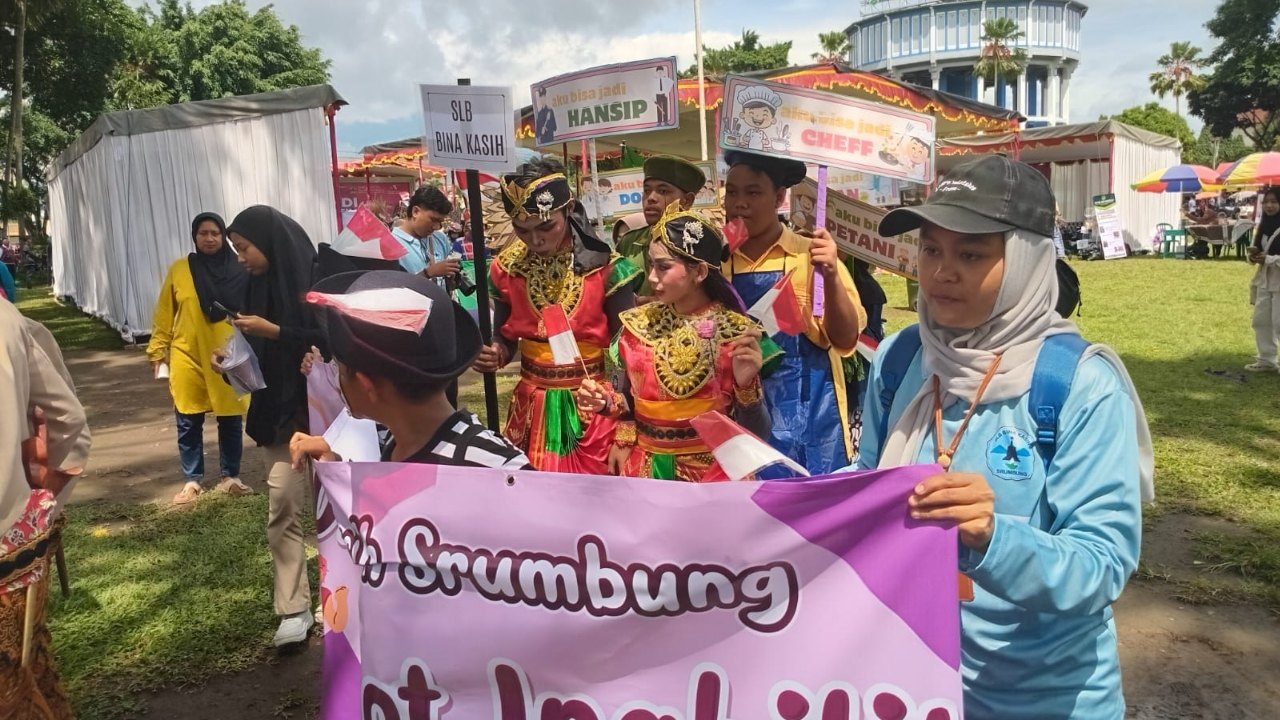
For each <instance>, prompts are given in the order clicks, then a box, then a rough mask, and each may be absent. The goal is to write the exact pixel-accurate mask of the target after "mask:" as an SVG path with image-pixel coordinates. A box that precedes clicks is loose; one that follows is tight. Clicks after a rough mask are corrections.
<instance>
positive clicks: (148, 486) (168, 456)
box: [67, 350, 1280, 720]
mask: <svg viewBox="0 0 1280 720" xmlns="http://www.w3.org/2000/svg"><path fill="white" fill-rule="evenodd" d="M67 360H68V366H69V367H70V369H71V373H72V375H73V376H75V379H76V383H77V385H78V387H79V392H80V397H81V400H82V401H83V402H84V404H85V406H86V408H87V409H88V412H89V419H90V423H91V425H92V427H93V430H94V449H93V463H92V465H91V468H90V470H89V472H87V473H86V474H85V477H84V478H83V479H82V480H81V481H80V484H79V485H78V486H77V488H76V491H75V496H74V501H76V502H81V501H91V500H97V499H111V500H115V501H122V502H139V503H142V502H168V501H169V499H170V498H172V496H173V494H174V493H175V492H177V491H178V489H180V487H181V486H182V481H181V474H180V473H179V471H178V465H177V448H176V440H175V438H174V432H175V431H174V421H173V410H172V408H171V405H170V401H169V396H168V391H167V390H166V388H165V386H164V384H163V383H159V382H156V381H154V380H152V379H151V375H150V372H149V368H148V367H147V366H146V363H145V362H144V359H143V357H142V354H141V353H140V352H138V351H133V350H125V351H120V352H92V353H70V354H68V356H67ZM205 431H206V447H208V448H210V449H215V448H216V447H217V441H216V425H215V424H214V423H212V422H208V423H206V428H205ZM215 453H216V450H215ZM209 461H212V462H214V463H216V462H217V461H216V455H215V456H212V457H208V458H207V459H206V462H209ZM215 467H216V466H215ZM243 477H244V480H245V482H247V483H249V484H250V485H252V486H254V487H256V488H259V489H262V488H263V482H262V481H263V477H262V471H261V463H260V461H259V458H258V450H257V449H256V448H252V447H246V449H245V458H244V473H243ZM1213 522H1215V521H1213V520H1210V519H1204V518H1189V517H1185V516H1170V517H1166V518H1162V519H1161V521H1160V522H1159V523H1157V525H1156V527H1154V528H1151V529H1148V531H1147V534H1146V537H1145V542H1144V545H1145V549H1144V559H1145V562H1146V563H1147V564H1148V565H1152V566H1153V568H1154V569H1156V570H1158V571H1159V572H1161V573H1170V574H1172V575H1174V576H1176V577H1181V578H1186V577H1190V576H1192V575H1194V574H1195V573H1198V572H1202V570H1201V569H1198V568H1197V566H1196V565H1195V561H1194V557H1193V554H1192V540H1191V534H1192V533H1193V532H1196V531H1198V530H1200V529H1204V528H1203V526H1204V524H1205V523H1213ZM1171 588H1172V586H1171V585H1168V584H1166V583H1162V582H1158V581H1135V582H1133V583H1131V584H1130V585H1129V588H1128V589H1127V590H1126V592H1125V594H1124V597H1122V598H1121V600H1120V602H1119V603H1118V604H1117V606H1116V617H1117V624H1118V626H1119V636H1120V653H1121V658H1122V663H1123V668H1124V677H1125V689H1126V695H1127V699H1128V702H1129V706H1130V709H1129V717H1131V718H1138V719H1139V720H1169V719H1181V718H1187V719H1188V720H1190V719H1191V718H1196V719H1197V720H1242V719H1246V718H1259V719H1260V720H1261V719H1263V718H1268V719H1269V718H1276V717H1280V673H1278V672H1277V671H1278V670H1280V616H1277V614H1276V613H1274V612H1271V611H1268V610H1265V609H1262V608H1257V607H1251V606H1224V605H1199V606H1195V605H1187V604H1184V603H1181V602H1179V601H1178V600H1176V599H1174V598H1173V597H1172V595H1173V594H1174V593H1173V591H1172V589H1171ZM320 657H321V650H320V644H319V641H318V640H317V639H315V638H313V639H312V641H311V643H310V645H309V646H307V647H305V648H303V649H301V650H300V651H298V652H295V653H293V654H290V655H284V656H279V657H276V658H274V659H273V660H272V661H271V662H269V663H264V664H263V665H261V666H260V667H258V668H255V669H252V670H249V671H245V672H242V673H236V674H232V675H226V676H221V677H216V678H211V679H210V680H209V682H208V683H207V684H206V685H204V686H203V687H199V688H177V689H169V690H165V691H162V692H159V693H145V694H143V695H142V697H141V699H142V700H143V701H144V702H145V704H146V706H147V707H148V708H149V712H148V717H154V718H165V719H166V720H169V719H172V720H206V719H208V720H215V719H217V720H221V719H222V718H228V717H235V718H240V719H242V720H257V719H259V718H261V719H262V720H280V719H282V718H284V719H288V718H295V719H297V718H310V717H313V716H314V710H315V707H316V705H317V702H318V701H317V698H318V687H317V685H318V680H319V667H320Z"/></svg>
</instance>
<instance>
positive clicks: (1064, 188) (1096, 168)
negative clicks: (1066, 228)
mask: <svg viewBox="0 0 1280 720" xmlns="http://www.w3.org/2000/svg"><path fill="white" fill-rule="evenodd" d="M1110 182H1111V164H1110V163H1108V162H1107V161H1106V160H1084V161H1081V162H1071V163H1054V164H1053V165H1052V166H1051V168H1050V170H1049V186H1050V187H1051V188H1052V189H1053V195H1054V197H1055V198H1057V200H1058V209H1059V210H1060V211H1061V212H1062V219H1063V220H1066V221H1067V222H1084V218H1085V209H1086V208H1088V207H1089V206H1090V205H1092V204H1093V196H1095V195H1103V194H1105V193H1106V192H1107V187H1108V186H1109V184H1110Z"/></svg>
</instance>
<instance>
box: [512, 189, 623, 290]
mask: <svg viewBox="0 0 1280 720" xmlns="http://www.w3.org/2000/svg"><path fill="white" fill-rule="evenodd" d="M518 177H519V176H517V175H507V176H505V177H503V179H502V206H503V208H504V209H506V211H507V215H509V216H511V219H512V221H516V220H527V219H529V218H531V217H536V218H539V219H540V220H542V221H543V222H546V221H547V220H550V219H551V217H552V216H553V215H554V214H555V213H556V212H557V211H559V210H564V211H565V218H566V221H567V222H568V223H569V230H570V232H571V233H572V234H573V269H574V272H576V273H579V274H582V273H585V272H587V271H589V270H594V269H595V268H598V267H604V266H605V265H607V264H608V263H609V258H610V257H611V256H612V255H613V248H612V247H610V245H609V243H607V242H605V241H604V240H601V239H600V238H598V237H596V231H595V227H594V226H593V225H592V224H591V223H590V222H589V221H588V220H587V209H586V208H585V207H583V205H582V203H580V202H578V201H577V200H575V199H574V197H573V190H571V189H570V187H569V179H568V178H567V177H565V175H564V173H558V172H557V173H551V174H550V175H544V176H542V177H540V178H537V179H535V180H533V181H532V182H530V183H529V184H528V185H526V186H524V187H521V186H520V184H519V183H517V182H516V180H517V178H518Z"/></svg>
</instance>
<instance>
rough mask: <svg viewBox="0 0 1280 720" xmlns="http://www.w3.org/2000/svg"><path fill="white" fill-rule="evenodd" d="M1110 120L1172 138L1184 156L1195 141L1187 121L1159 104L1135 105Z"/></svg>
mask: <svg viewBox="0 0 1280 720" xmlns="http://www.w3.org/2000/svg"><path fill="white" fill-rule="evenodd" d="M1111 119H1112V120H1118V121H1120V122H1122V123H1124V124H1125V125H1132V126H1134V127H1139V128H1142V129H1143V130H1150V131H1151V132H1153V133H1159V134H1161V135H1166V136H1168V137H1171V138H1174V139H1175V140H1177V141H1178V142H1180V143H1182V148H1183V152H1184V154H1185V152H1186V149H1187V148H1188V147H1190V146H1192V145H1193V144H1195V141H1196V136H1195V134H1194V133H1192V132H1191V127H1190V126H1189V125H1187V121H1186V120H1184V119H1183V118H1182V116H1181V115H1178V114H1177V113H1175V112H1173V111H1172V110H1170V109H1168V108H1166V107H1164V106H1162V105H1160V103H1154V102H1149V103H1147V104H1146V105H1137V106H1134V107H1131V108H1129V109H1127V110H1125V111H1124V112H1122V113H1120V114H1119V115H1114V116H1112V118H1111Z"/></svg>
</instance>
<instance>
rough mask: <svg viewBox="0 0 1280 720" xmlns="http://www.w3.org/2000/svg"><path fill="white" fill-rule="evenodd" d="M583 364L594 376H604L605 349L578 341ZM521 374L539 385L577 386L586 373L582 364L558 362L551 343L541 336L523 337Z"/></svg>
mask: <svg viewBox="0 0 1280 720" xmlns="http://www.w3.org/2000/svg"><path fill="white" fill-rule="evenodd" d="M578 352H579V353H581V355H582V360H583V364H585V365H586V366H587V372H588V373H590V377H591V378H592V379H594V380H602V379H603V378H604V353H603V352H602V351H601V350H600V348H598V347H595V346H594V345H584V344H582V343H579V344H578ZM520 374H521V376H523V378H524V379H525V380H527V381H529V382H530V383H531V384H533V385H534V386H536V387H540V388H543V389H546V390H551V389H557V388H566V389H568V388H576V387H578V386H579V385H581V384H582V381H583V379H584V378H586V377H587V376H586V375H584V374H583V373H582V365H581V364H578V363H574V364H573V365H557V364H556V363H555V359H554V357H553V356H552V354H551V346H550V345H549V344H547V343H545V342H540V341H538V340H524V339H522V340H521V341H520Z"/></svg>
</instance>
